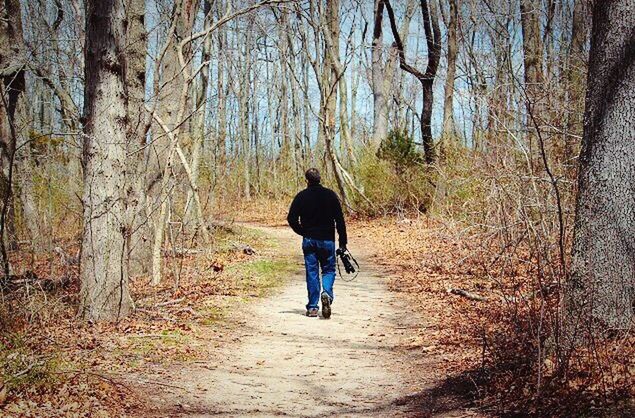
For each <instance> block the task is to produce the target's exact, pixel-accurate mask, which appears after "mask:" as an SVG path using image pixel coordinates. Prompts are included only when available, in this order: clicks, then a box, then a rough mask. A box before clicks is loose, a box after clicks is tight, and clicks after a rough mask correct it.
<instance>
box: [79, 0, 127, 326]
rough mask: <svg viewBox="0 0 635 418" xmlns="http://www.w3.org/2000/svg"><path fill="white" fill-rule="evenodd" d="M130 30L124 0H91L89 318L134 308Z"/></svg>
mask: <svg viewBox="0 0 635 418" xmlns="http://www.w3.org/2000/svg"><path fill="white" fill-rule="evenodd" d="M125 31H126V15H125V9H124V5H123V2H121V1H119V0H88V2H87V5H86V55H85V63H86V65H85V81H86V88H85V92H84V116H85V120H86V124H85V127H84V133H85V136H84V164H85V167H86V168H85V172H84V174H85V175H84V197H83V201H84V232H83V237H82V251H81V266H82V269H81V290H80V304H81V308H80V309H81V313H82V315H83V316H84V318H86V319H87V320H90V321H101V320H118V319H119V318H121V317H123V316H125V315H126V314H127V313H128V312H129V311H130V310H131V309H132V308H133V303H132V299H131V297H130V294H129V292H128V272H127V269H126V268H125V264H124V262H125V258H126V251H127V249H126V239H125V234H126V231H125V226H126V225H125V221H124V216H125V214H126V207H125V202H126V196H125V192H124V191H123V190H122V187H121V185H122V184H125V181H126V176H127V174H128V172H127V171H128V166H127V158H126V149H127V138H126V132H127V130H128V129H127V128H128V124H127V120H128V119H127V114H128V100H127V91H126V79H125V68H126V63H125V54H124V52H125V35H126V32H125Z"/></svg>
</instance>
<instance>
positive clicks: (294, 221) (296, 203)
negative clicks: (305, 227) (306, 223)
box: [287, 195, 304, 235]
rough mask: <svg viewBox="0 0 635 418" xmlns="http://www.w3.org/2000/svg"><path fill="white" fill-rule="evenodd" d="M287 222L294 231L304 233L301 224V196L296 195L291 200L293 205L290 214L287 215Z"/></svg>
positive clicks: (299, 233)
mask: <svg viewBox="0 0 635 418" xmlns="http://www.w3.org/2000/svg"><path fill="white" fill-rule="evenodd" d="M287 222H288V223H289V226H290V227H291V229H293V232H295V233H296V234H298V235H304V234H303V231H302V225H300V196H299V195H298V196H296V197H295V198H294V199H293V202H291V207H290V208H289V214H288V215H287Z"/></svg>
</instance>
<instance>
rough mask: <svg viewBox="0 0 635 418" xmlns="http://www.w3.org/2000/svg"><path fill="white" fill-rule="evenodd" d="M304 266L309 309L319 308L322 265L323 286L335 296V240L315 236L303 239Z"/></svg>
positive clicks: (332, 296) (328, 292)
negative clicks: (315, 237) (325, 239)
mask: <svg viewBox="0 0 635 418" xmlns="http://www.w3.org/2000/svg"><path fill="white" fill-rule="evenodd" d="M302 252H303V253H304V267H305V268H306V287H307V290H308V291H309V303H308V304H307V305H306V308H307V309H312V308H318V306H319V305H318V302H319V301H320V267H321V268H322V287H323V288H324V291H325V292H326V293H327V294H328V295H329V296H330V297H331V301H332V300H333V298H334V294H333V282H334V281H335V242H334V241H323V240H319V239H313V238H303V239H302Z"/></svg>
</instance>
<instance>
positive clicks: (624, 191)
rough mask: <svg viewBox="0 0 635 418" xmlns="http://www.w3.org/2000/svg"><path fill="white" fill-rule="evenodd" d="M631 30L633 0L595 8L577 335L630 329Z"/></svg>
mask: <svg viewBox="0 0 635 418" xmlns="http://www.w3.org/2000/svg"><path fill="white" fill-rule="evenodd" d="M608 28H610V29H608ZM633 28H635V1H634V0H624V1H613V2H599V1H598V2H595V4H594V6H593V28H592V36H591V51H590V57H589V76H588V82H587V102H586V110H585V118H584V120H585V123H584V135H583V139H582V153H581V154H580V170H579V178H578V196H577V204H576V222H575V231H574V233H575V238H574V242H573V261H572V266H571V268H572V270H571V277H570V279H569V282H568V286H567V294H566V305H567V315H568V317H567V321H568V324H569V326H570V327H573V328H574V331H575V333H574V335H576V334H578V333H580V332H591V333H592V334H591V335H593V334H594V333H596V332H597V331H600V330H602V331H611V330H619V329H627V328H629V327H632V325H633V322H632V320H633V308H634V305H633V304H634V302H635V262H634V261H633V260H635V248H634V247H633V236H635V204H634V202H635V188H634V186H633V185H634V184H635V142H633V141H634V139H635V42H634V39H633ZM579 336H580V335H579V334H578V337H579Z"/></svg>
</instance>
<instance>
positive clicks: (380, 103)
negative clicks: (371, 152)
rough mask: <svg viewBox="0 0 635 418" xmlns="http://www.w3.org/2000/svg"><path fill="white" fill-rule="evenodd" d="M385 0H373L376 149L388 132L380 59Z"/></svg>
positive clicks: (374, 130) (372, 53)
mask: <svg viewBox="0 0 635 418" xmlns="http://www.w3.org/2000/svg"><path fill="white" fill-rule="evenodd" d="M384 2H385V0H375V13H374V25H373V43H372V49H371V60H372V66H371V71H372V81H373V82H372V87H373V138H372V144H371V145H372V147H373V149H375V150H376V149H378V148H379V145H380V144H381V141H382V140H383V139H384V138H386V135H387V133H388V102H387V98H386V93H385V89H384V63H383V60H382V50H383V43H382V37H383V36H382V22H383V16H384Z"/></svg>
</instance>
